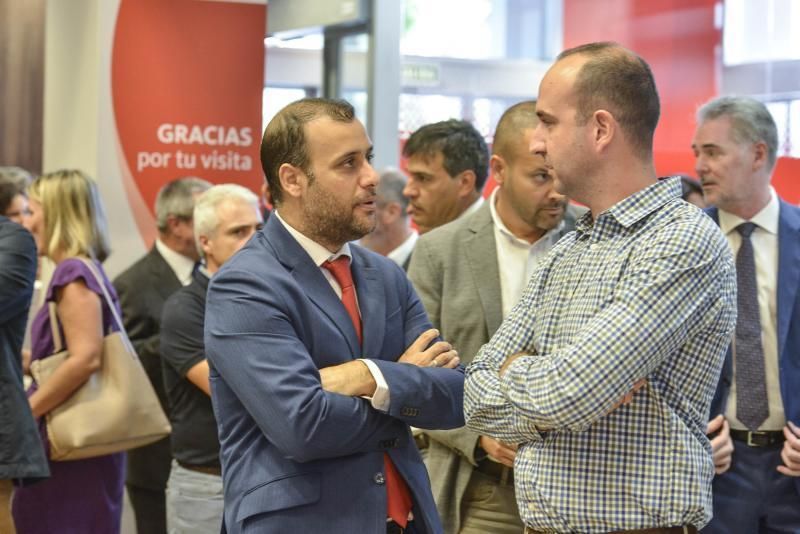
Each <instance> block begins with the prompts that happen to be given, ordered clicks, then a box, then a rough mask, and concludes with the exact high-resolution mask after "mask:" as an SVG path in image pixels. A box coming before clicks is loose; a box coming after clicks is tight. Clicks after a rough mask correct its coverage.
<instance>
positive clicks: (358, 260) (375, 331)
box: [350, 244, 386, 358]
mask: <svg viewBox="0 0 800 534" xmlns="http://www.w3.org/2000/svg"><path fill="white" fill-rule="evenodd" d="M350 250H351V251H352V253H353V263H352V270H353V282H354V283H355V286H356V294H357V295H358V306H359V309H360V310H361V335H362V340H363V341H362V348H363V354H364V355H366V356H367V357H369V358H379V357H380V356H381V354H380V351H381V347H382V346H383V334H384V331H385V328H386V302H385V300H384V299H383V298H381V297H382V295H383V293H384V290H383V283H382V281H381V277H380V272H379V271H378V269H377V268H375V267H373V266H371V265H370V264H369V262H368V259H367V257H366V254H364V253H363V252H362V251H361V250H358V249H357V247H355V246H353V245H352V244H351V245H350Z"/></svg>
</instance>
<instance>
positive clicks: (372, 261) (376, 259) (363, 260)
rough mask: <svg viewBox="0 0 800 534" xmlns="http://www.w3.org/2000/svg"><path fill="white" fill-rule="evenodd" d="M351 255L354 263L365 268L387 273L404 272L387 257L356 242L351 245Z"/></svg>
mask: <svg viewBox="0 0 800 534" xmlns="http://www.w3.org/2000/svg"><path fill="white" fill-rule="evenodd" d="M350 254H352V256H353V261H354V262H359V263H360V264H361V265H363V266H364V267H367V268H372V269H378V270H381V271H387V272H394V271H397V270H398V269H399V270H400V272H404V271H403V269H402V267H400V266H399V265H397V264H396V263H395V262H393V261H392V260H390V259H389V258H387V257H386V256H383V255H381V254H378V253H377V252H374V251H372V250H370V249H368V248H366V247H363V246H361V245H359V244H358V243H356V242H355V241H353V242H351V243H350Z"/></svg>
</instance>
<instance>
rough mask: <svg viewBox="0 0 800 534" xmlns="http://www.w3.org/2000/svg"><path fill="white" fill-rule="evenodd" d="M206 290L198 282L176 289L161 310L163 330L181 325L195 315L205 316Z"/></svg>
mask: <svg viewBox="0 0 800 534" xmlns="http://www.w3.org/2000/svg"><path fill="white" fill-rule="evenodd" d="M205 303H206V291H205V289H204V288H202V287H200V286H199V285H198V284H197V283H196V282H192V283H191V284H189V285H188V286H184V287H182V288H180V289H178V290H177V291H175V292H174V293H173V294H172V295H170V296H169V298H168V299H167V300H166V302H164V309H163V311H162V312H161V323H162V332H163V331H164V330H165V325H166V327H167V328H170V327H173V328H174V327H181V326H183V325H185V324H186V323H187V321H190V320H192V319H193V318H195V317H198V318H201V319H202V317H204V316H205ZM170 325H171V326H170Z"/></svg>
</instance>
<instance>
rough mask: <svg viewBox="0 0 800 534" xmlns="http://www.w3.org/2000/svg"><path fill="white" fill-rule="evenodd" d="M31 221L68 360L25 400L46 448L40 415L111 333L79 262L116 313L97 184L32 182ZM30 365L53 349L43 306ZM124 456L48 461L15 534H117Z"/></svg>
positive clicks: (52, 178)
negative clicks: (49, 265) (46, 263)
mask: <svg viewBox="0 0 800 534" xmlns="http://www.w3.org/2000/svg"><path fill="white" fill-rule="evenodd" d="M29 202H30V209H31V215H30V217H29V218H28V220H27V221H26V226H27V227H28V229H29V230H30V231H31V233H32V234H33V236H34V239H35V240H36V246H37V249H38V251H39V255H41V256H47V257H48V258H50V259H51V260H52V261H53V262H54V263H55V264H56V268H55V271H54V272H53V277H52V280H51V282H50V285H49V287H48V289H47V294H46V296H45V301H46V302H45V304H47V303H49V302H55V303H56V310H57V321H58V325H56V327H57V328H60V330H61V337H62V339H63V340H64V345H65V348H67V349H69V354H70V356H69V358H67V359H66V360H65V361H64V363H63V364H61V365H60V366H59V367H58V369H57V370H56V372H55V373H54V374H53V376H52V377H51V378H50V379H49V380H48V382H47V383H46V384H44V385H43V386H42V387H40V388H37V386H36V385H35V384H34V386H33V387H32V388H31V390H30V392H29V402H30V405H31V410H32V411H33V415H34V417H35V418H37V419H39V424H40V431H41V436H42V439H43V440H44V445H45V450H48V443H47V437H46V436H47V433H46V428H45V422H44V421H45V420H44V418H43V416H44V415H45V414H47V413H48V412H49V411H50V410H52V409H53V408H55V407H57V406H58V405H60V404H61V403H63V402H64V401H66V400H67V399H68V398H69V397H70V396H71V395H72V394H73V393H74V392H75V391H76V390H77V389H78V388H79V387H80V386H81V385H82V384H83V383H85V382H86V380H87V379H88V378H89V377H90V376H91V374H92V373H93V372H94V371H96V370H97V369H98V368H99V366H100V364H101V356H102V344H103V336H104V334H105V333H106V332H108V331H110V330H115V329H116V326H115V325H114V324H113V316H112V313H111V310H110V309H109V307H108V304H107V303H106V300H105V298H104V297H103V289H102V287H101V286H100V285H99V283H98V281H97V279H96V277H95V276H94V275H93V274H92V271H91V270H90V268H89V267H88V266H87V265H86V263H84V261H82V260H90V261H92V262H93V263H94V265H95V267H96V268H97V271H99V273H100V276H101V278H102V281H103V284H104V285H105V287H106V290H107V291H108V292H109V294H111V296H112V299H113V301H114V305H115V306H117V309H119V305H118V303H117V297H116V293H115V292H114V287H113V286H112V285H111V282H109V281H108V279H107V278H106V275H105V273H104V272H103V269H102V267H101V265H100V263H101V262H102V261H103V260H104V259H105V258H106V256H108V253H109V243H108V233H107V225H106V218H105V213H104V210H103V206H102V203H101V202H100V196H99V194H98V190H97V185H96V184H95V182H94V181H93V180H92V179H91V178H89V177H88V176H86V175H85V174H84V173H82V172H81V171H75V170H62V171H58V172H54V173H50V174H45V175H43V176H41V177H39V178H37V179H36V180H35V181H34V182H33V184H32V185H31V188H30V195H29ZM31 338H32V346H31V353H32V355H31V357H32V360H34V361H35V360H37V359H42V358H47V357H48V356H50V355H51V354H52V353H53V351H54V344H53V336H52V330H51V324H50V317H49V313H48V306H47V305H45V306H42V309H41V310H40V311H39V313H38V314H37V315H36V318H35V319H34V321H33V325H32V327H31ZM124 466H125V455H124V453H118V454H111V455H107V456H99V457H95V458H89V459H86V460H72V461H66V462H54V461H50V471H51V478H50V479H49V480H46V481H44V482H42V483H39V484H35V485H32V486H29V487H22V488H19V490H18V491H17V492H16V493H15V494H14V502H13V505H12V513H13V515H14V520H15V522H16V525H17V529H18V531H19V532H20V533H24V534H28V533H39V532H41V533H49V532H97V533H113V532H119V528H120V514H121V511H122V495H123V483H124V469H125V467H124Z"/></svg>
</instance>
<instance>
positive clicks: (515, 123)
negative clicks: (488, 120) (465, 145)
mask: <svg viewBox="0 0 800 534" xmlns="http://www.w3.org/2000/svg"><path fill="white" fill-rule="evenodd" d="M537 124H539V117H537V116H536V101H535V100H526V101H524V102H518V103H517V104H514V105H513V106H511V107H510V108H508V109H507V110H505V111H504V112H503V115H502V116H501V117H500V120H499V121H498V122H497V129H496V130H495V132H494V141H493V142H492V154H497V155H500V156H503V157H504V158H508V147H509V144H510V143H511V142H512V141H514V140H519V139H521V138H522V135H521V134H522V131H523V130H525V129H527V128H531V129H532V128H536V125H537Z"/></svg>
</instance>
